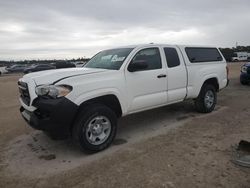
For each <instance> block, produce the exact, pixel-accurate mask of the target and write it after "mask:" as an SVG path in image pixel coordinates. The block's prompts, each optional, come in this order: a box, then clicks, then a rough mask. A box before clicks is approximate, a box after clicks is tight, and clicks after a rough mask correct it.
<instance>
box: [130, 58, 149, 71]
mask: <svg viewBox="0 0 250 188" xmlns="http://www.w3.org/2000/svg"><path fill="white" fill-rule="evenodd" d="M147 68H148V65H147V62H146V61H145V60H134V61H132V62H131V63H130V64H129V66H128V71H129V72H136V71H141V70H145V69H147Z"/></svg>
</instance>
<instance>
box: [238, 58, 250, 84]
mask: <svg viewBox="0 0 250 188" xmlns="http://www.w3.org/2000/svg"><path fill="white" fill-rule="evenodd" d="M240 83H241V84H242V85H247V84H249V83H250V63H246V64H245V65H243V66H242V67H241V74H240Z"/></svg>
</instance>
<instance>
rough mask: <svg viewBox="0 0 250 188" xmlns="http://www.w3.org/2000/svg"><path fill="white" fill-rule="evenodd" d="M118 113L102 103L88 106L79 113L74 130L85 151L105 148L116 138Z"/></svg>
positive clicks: (73, 134) (77, 141)
mask: <svg viewBox="0 0 250 188" xmlns="http://www.w3.org/2000/svg"><path fill="white" fill-rule="evenodd" d="M116 129H117V117H116V114H115V113H114V112H113V111H112V110H111V109H110V108H108V107H106V106H104V105H101V104H94V105H89V106H86V107H85V108H84V109H82V110H81V112H80V113H79V115H78V117H77V120H76V122H75V124H74V127H73V130H72V136H73V139H74V141H75V142H76V143H77V144H78V145H79V146H80V147H81V148H82V149H83V150H85V151H88V152H98V151H101V150H104V149H105V148H107V147H108V146H110V144H111V143H112V141H113V140H114V138H115V135H116Z"/></svg>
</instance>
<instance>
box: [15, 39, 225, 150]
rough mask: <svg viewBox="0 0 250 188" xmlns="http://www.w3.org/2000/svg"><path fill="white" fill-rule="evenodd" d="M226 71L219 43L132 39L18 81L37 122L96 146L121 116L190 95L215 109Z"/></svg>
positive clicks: (29, 116)
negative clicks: (81, 63) (84, 60)
mask: <svg viewBox="0 0 250 188" xmlns="http://www.w3.org/2000/svg"><path fill="white" fill-rule="evenodd" d="M227 75H228V69H227V65H226V61H225V60H224V58H223V56H222V54H221V53H220V51H219V50H218V49H217V48H215V47H199V46H179V45H164V44H159V45H157V44H148V45H137V46H126V47H121V48H115V49H110V50H104V51H101V52H100V53H98V54H97V55H95V56H94V57H93V58H92V59H91V60H90V61H89V62H88V63H87V64H86V65H85V66H84V67H83V68H72V69H60V70H49V71H42V72H38V73H30V74H27V75H25V76H24V77H23V78H21V79H20V80H19V81H18V86H19V91H20V103H21V108H20V111H21V114H22V116H23V117H24V119H25V120H26V121H27V122H28V123H29V124H30V125H31V126H32V127H34V128H35V129H38V130H43V131H44V132H46V133H49V134H50V135H51V136H55V135H63V136H64V135H65V136H69V135H71V136H72V138H73V140H74V141H75V142H76V143H77V144H79V145H80V147H81V148H82V149H84V150H87V151H91V152H97V151H101V150H103V149H105V148H107V147H108V146H109V145H110V144H111V143H112V141H113V139H114V137H115V135H116V129H117V118H119V117H121V116H126V115H129V114H132V113H136V112H140V111H144V110H148V109H152V108H157V107H160V106H164V105H169V104H173V103H177V102H181V101H183V100H187V99H194V103H195V107H196V109H197V111H198V112H202V113H208V112H211V111H213V109H214V107H215V105H216V101H217V95H216V93H217V92H218V91H219V90H221V89H223V88H225V87H226V86H227V84H228V77H227ZM166 113H167V112H166Z"/></svg>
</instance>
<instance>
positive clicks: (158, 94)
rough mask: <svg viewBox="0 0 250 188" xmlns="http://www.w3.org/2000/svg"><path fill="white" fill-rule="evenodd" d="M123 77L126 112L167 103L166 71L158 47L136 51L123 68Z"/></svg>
mask: <svg viewBox="0 0 250 188" xmlns="http://www.w3.org/2000/svg"><path fill="white" fill-rule="evenodd" d="M135 64H136V66H135V67H134V66H133V65H135ZM131 67H132V69H131ZM136 67H137V68H136ZM133 68H134V70H133ZM125 77H126V87H127V89H126V91H127V98H128V113H132V112H136V111H141V110H145V109H150V108H154V107H157V106H162V105H164V104H166V103H167V72H166V67H165V65H164V64H163V63H162V55H161V53H160V49H159V48H158V47H151V48H144V49H141V50H139V51H137V53H136V54H135V55H134V57H133V58H132V60H131V62H130V63H129V64H128V66H127V68H126V70H125Z"/></svg>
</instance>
